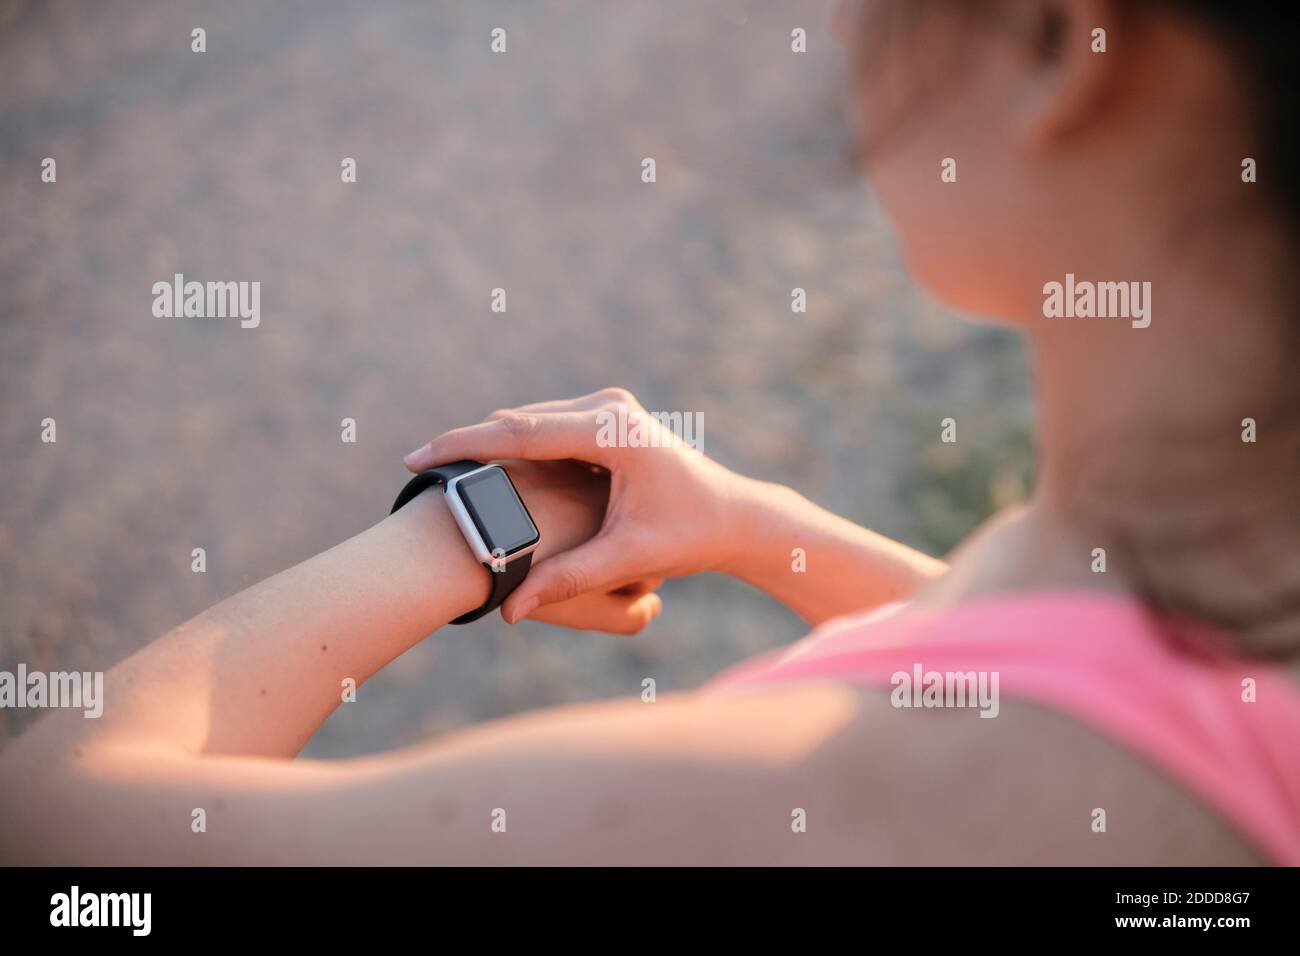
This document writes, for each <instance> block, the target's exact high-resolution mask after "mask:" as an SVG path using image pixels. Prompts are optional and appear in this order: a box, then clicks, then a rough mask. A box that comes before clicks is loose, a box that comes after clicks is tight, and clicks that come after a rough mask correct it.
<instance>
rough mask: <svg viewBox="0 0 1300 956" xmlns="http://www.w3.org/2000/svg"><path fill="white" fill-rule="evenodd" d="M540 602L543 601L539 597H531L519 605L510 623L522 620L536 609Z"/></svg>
mask: <svg viewBox="0 0 1300 956" xmlns="http://www.w3.org/2000/svg"><path fill="white" fill-rule="evenodd" d="M540 603H541V601H539V600H538V599H537V598H535V597H530V598H529V599H528V600H527V601H525V602H524V603H523V604H521V605H519V607H517V608H515V616H514V617H512V618H511V619H510V623H511V624H517V623H518V622H519V621H522V620H523V619H524V618H526V617H527V616H528V615H529V614H532V613H533V612H534V611H536V610H537V605H538V604H540Z"/></svg>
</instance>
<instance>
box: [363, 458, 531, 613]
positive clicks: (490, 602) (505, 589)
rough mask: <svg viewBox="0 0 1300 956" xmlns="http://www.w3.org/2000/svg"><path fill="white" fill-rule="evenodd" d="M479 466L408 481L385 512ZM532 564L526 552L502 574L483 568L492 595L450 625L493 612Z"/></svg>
mask: <svg viewBox="0 0 1300 956" xmlns="http://www.w3.org/2000/svg"><path fill="white" fill-rule="evenodd" d="M482 467H483V462H481V461H453V462H451V463H450V464H447V465H439V466H438V467H437V468H430V469H429V470H428V471H422V472H420V473H419V474H418V475H416V476H415V477H414V478H412V479H411V480H410V481H408V482H407V483H406V486H405V487H404V488H403V489H402V490H401V491H400V492H398V495H397V500H396V501H394V502H393V507H392V510H391V511H389V512H388V513H389V514H392V513H393V512H394V511H396V510H397V509H399V508H401V507H402V506H403V505H406V504H408V503H409V502H410V501H411V499H412V498H414V497H415V496H416V495H418V494H419V493H420V492H422V491H425V490H427V489H428V488H429V487H430V486H432V485H442V486H443V487H444V488H445V487H446V485H447V482H449V481H451V480H452V479H453V478H455V477H457V476H458V475H463V474H465V473H466V472H467V471H473V470H474V469H475V468H482ZM532 564H533V555H532V553H531V552H529V553H528V554H525V555H521V556H520V557H518V558H515V560H513V561H511V562H509V563H507V564H506V566H505V568H504V570H501V571H494V570H493V569H492V567H491V565H487V564H485V565H483V567H485V568H487V571H488V574H490V575H491V577H492V593H491V594H489V595H488V599H487V601H485V602H484V603H483V606H482V607H477V608H475V609H474V610H472V611H470V612H469V613H467V614H462V615H461V616H460V617H458V618H456V619H455V620H454V621H452V622H451V623H452V624H468V623H469V622H470V621H477V620H478V619H479V618H481V617H483V615H485V614H490V613H492V612H493V611H495V610H496V609H497V608H499V607H500V606H501V604H502V602H504V601H505V599H506V598H507V597H509V596H510V592H511V591H513V590H514V589H515V588H517V587H519V585H520V584H522V583H523V580H524V578H526V577H527V576H528V569H529V568H530V567H532Z"/></svg>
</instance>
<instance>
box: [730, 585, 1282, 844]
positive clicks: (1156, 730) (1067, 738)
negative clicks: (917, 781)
mask: <svg viewBox="0 0 1300 956" xmlns="http://www.w3.org/2000/svg"><path fill="white" fill-rule="evenodd" d="M1214 637H1215V635H1214V634H1213V633H1212V632H1210V631H1209V630H1207V629H1206V628H1204V627H1202V626H1199V625H1197V624H1196V623H1195V622H1192V621H1187V620H1179V619H1175V618H1171V617H1169V616H1167V615H1163V614H1160V613H1159V612H1157V611H1154V610H1152V609H1151V608H1150V607H1148V606H1146V605H1145V604H1144V603H1143V602H1141V601H1139V600H1137V599H1135V598H1131V597H1127V596H1124V595H1115V594H1104V593H1089V592H1075V591H1041V592H1028V593H1021V594H1015V595H1007V596H1003V597H992V598H982V599H979V600H976V601H971V602H968V603H964V604H958V605H955V606H952V607H943V608H933V607H931V608H907V607H895V608H890V609H884V610H880V611H877V612H874V613H871V614H865V615H851V616H849V617H845V618H840V619H837V620H835V621H831V622H828V623H827V624H826V625H823V626H822V627H820V628H818V629H817V630H816V631H814V632H813V634H811V635H809V637H808V638H806V639H804V640H803V641H800V642H798V643H797V644H795V645H793V646H792V647H790V648H788V649H784V650H782V651H780V652H776V653H774V654H771V655H768V656H766V657H765V658H763V659H760V660H755V661H750V662H745V663H743V664H741V665H739V666H737V667H736V668H733V669H732V670H731V671H729V672H727V673H724V674H723V675H721V676H720V677H719V678H718V679H717V680H716V681H715V682H714V683H713V684H712V685H710V687H709V690H710V692H713V693H734V692H737V691H739V690H742V689H745V688H758V687H771V686H773V685H777V684H781V683H786V682H790V681H835V682H839V683H848V684H851V685H855V686H857V687H859V688H861V689H863V691H864V692H866V693H869V695H870V696H871V697H872V698H873V699H875V700H877V701H878V705H877V708H876V709H877V711H878V714H877V719H878V720H883V721H886V722H888V723H889V724H890V726H891V728H892V731H893V733H894V734H895V735H905V736H907V738H908V740H909V744H908V746H909V748H922V749H920V750H917V751H916V752H917V753H918V754H920V753H928V751H925V750H924V746H929V745H933V746H937V747H939V748H941V749H945V750H948V749H950V750H951V753H952V754H954V755H956V754H962V756H961V757H956V756H954V759H958V762H959V763H960V764H961V765H963V766H970V765H971V764H972V761H973V762H974V763H976V764H979V765H983V766H996V767H998V768H999V769H998V771H997V774H996V775H995V780H994V782H993V788H994V793H999V792H1000V793H1002V794H1003V801H1004V805H1006V804H1005V801H1007V800H1011V799H1012V795H1011V793H1010V791H1011V790H1012V789H1016V788H1019V787H1028V788H1030V789H1031V790H1033V791H1036V792H1038V793H1040V794H1050V793H1051V792H1052V791H1054V790H1055V789H1056V788H1057V787H1058V785H1059V784H1060V783H1061V781H1064V780H1068V781H1071V783H1070V785H1069V786H1068V787H1067V788H1066V789H1065V790H1064V791H1063V792H1062V793H1061V794H1059V795H1057V796H1060V797H1065V796H1071V795H1073V796H1075V797H1078V798H1079V799H1083V800H1084V801H1085V802H1087V801H1088V799H1089V798H1088V797H1087V795H1088V794H1091V795H1092V797H1091V800H1092V803H1091V805H1090V806H1089V807H1087V808H1085V809H1086V811H1087V813H1089V814H1096V816H1097V821H1096V822H1095V823H1093V822H1091V821H1085V822H1084V827H1085V829H1084V832H1085V833H1088V832H1090V831H1089V829H1088V827H1090V826H1094V825H1095V826H1104V825H1106V818H1107V817H1108V816H1110V814H1109V813H1108V811H1107V807H1106V804H1105V800H1104V799H1103V794H1102V793H1101V792H1100V790H1101V789H1103V788H1104V787H1105V785H1106V784H1107V783H1108V782H1109V783H1115V784H1116V785H1117V786H1119V787H1120V788H1121V789H1122V790H1123V791H1124V792H1126V793H1127V794H1128V796H1127V798H1126V803H1127V804H1128V805H1127V807H1126V809H1127V813H1126V819H1128V820H1129V821H1130V822H1131V821H1132V819H1133V816H1132V814H1133V813H1134V811H1135V807H1134V801H1135V800H1138V798H1139V796H1140V795H1142V794H1145V795H1146V797H1145V798H1143V799H1149V800H1151V801H1154V803H1152V804H1151V805H1149V806H1147V807H1146V810H1145V811H1144V813H1146V814H1147V815H1148V816H1149V817H1150V821H1151V825H1153V826H1156V825H1158V826H1162V827H1163V826H1164V824H1159V823H1158V820H1157V818H1158V817H1159V816H1160V813H1159V812H1158V811H1157V810H1156V807H1158V806H1159V805H1162V804H1167V803H1169V801H1170V800H1173V801H1174V802H1175V803H1177V802H1178V800H1179V799H1184V800H1185V801H1186V802H1187V803H1188V804H1189V805H1190V806H1189V808H1188V809H1189V812H1191V813H1192V814H1193V816H1194V815H1195V812H1194V811H1195V810H1196V809H1197V807H1198V806H1199V807H1200V808H1204V809H1208V810H1210V811H1212V812H1213V814H1214V815H1215V816H1216V817H1217V818H1221V819H1223V820H1226V821H1227V822H1229V823H1230V824H1231V827H1232V828H1233V829H1235V830H1236V831H1237V832H1239V833H1242V834H1243V835H1245V836H1246V837H1247V838H1248V839H1249V840H1250V841H1251V842H1253V844H1254V845H1255V846H1256V847H1257V848H1259V849H1260V850H1261V851H1262V852H1264V853H1265V854H1267V855H1268V856H1269V857H1270V858H1272V859H1275V860H1279V861H1287V862H1296V861H1300V836H1298V834H1300V763H1297V761H1296V760H1295V751H1294V741H1295V740H1296V739H1300V692H1297V690H1296V688H1295V687H1294V686H1293V685H1292V684H1291V682H1290V680H1289V679H1288V678H1287V677H1286V676H1285V675H1284V674H1282V672H1280V671H1279V670H1278V669H1277V668H1276V667H1273V666H1270V665H1268V664H1266V663H1264V662H1261V661H1252V660H1243V659H1239V658H1233V657H1231V656H1228V655H1227V654H1225V653H1223V652H1222V651H1221V650H1220V647H1222V646H1223V643H1224V642H1217V641H1215V639H1214ZM993 718H996V719H993ZM917 734H919V736H918V737H916V739H912V738H913V737H914V736H916V735H917ZM1044 734H1047V735H1048V736H1047V737H1044V736H1043V735H1044ZM922 740H926V741H930V742H931V743H930V744H929V745H923V743H922ZM909 752H910V751H909ZM974 754H979V756H978V757H975V756H973V755H974ZM1008 757H1010V759H1009V760H1008V759H1007V758H1008ZM941 764H942V758H941V757H939V756H938V755H935V754H930V755H929V757H928V763H927V769H926V774H925V775H926V776H927V777H929V778H930V779H931V780H933V778H934V773H933V769H934V767H935V766H936V765H941ZM1080 771H1082V774H1081V775H1080ZM1162 781H1163V782H1164V783H1172V784H1173V785H1174V786H1173V789H1172V790H1168V788H1162V787H1161V782H1162ZM943 785H944V786H953V785H956V782H955V781H946V782H945V783H944V784H943ZM1180 795H1181V796H1180ZM1193 797H1194V798H1195V799H1194V800H1193V799H1192V798H1193ZM1113 798H1114V794H1111V799H1113ZM994 802H997V801H996V800H994ZM1049 802H1053V803H1054V805H1055V803H1056V802H1058V801H1057V797H1056V796H1051V797H1050V799H1049ZM1019 812H1022V813H1026V812H1028V813H1032V812H1033V811H1032V808H1029V807H1020V808H1019ZM1072 812H1078V808H1075V810H1074V811H1072ZM1142 815H1143V814H1141V813H1140V814H1139V817H1141V816H1142ZM1176 816H1177V815H1176V814H1175V815H1174V816H1171V817H1170V818H1169V819H1170V820H1171V821H1172V820H1173V819H1174V818H1175V817H1176ZM1198 832H1207V833H1208V832H1210V831H1209V830H1207V828H1206V827H1204V826H1202V827H1200V830H1199V831H1198Z"/></svg>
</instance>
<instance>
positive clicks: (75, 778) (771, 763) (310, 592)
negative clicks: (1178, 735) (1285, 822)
mask: <svg viewBox="0 0 1300 956" xmlns="http://www.w3.org/2000/svg"><path fill="white" fill-rule="evenodd" d="M512 470H513V471H514V474H515V475H516V478H517V480H520V479H521V476H522V475H523V474H525V473H526V469H512ZM520 487H521V490H522V492H523V493H524V495H525V497H526V498H527V499H528V501H529V505H530V509H531V510H532V511H533V514H534V517H535V519H536V520H537V523H538V525H539V527H540V528H541V529H542V534H543V538H544V540H546V541H548V542H549V544H548V547H549V548H569V547H572V546H574V545H575V544H577V543H578V542H580V541H582V540H584V539H585V538H586V537H588V536H590V535H591V534H592V533H593V531H594V530H595V528H596V526H597V524H598V523H599V521H600V513H599V511H600V509H593V508H592V507H591V506H590V504H589V503H584V502H583V501H582V500H581V499H580V498H579V497H574V496H572V495H568V494H566V493H564V492H563V491H562V490H557V489H555V488H546V487H545V482H544V481H542V482H533V483H530V482H529V481H528V480H520ZM782 544H784V542H782ZM485 575H486V572H485V571H484V570H483V569H482V568H481V567H479V566H477V565H476V564H475V563H474V562H473V560H472V558H470V557H469V555H468V552H467V549H466V548H465V546H464V542H463V541H462V539H461V538H460V534H459V532H458V531H457V530H456V529H455V527H454V525H453V524H452V521H451V519H450V516H449V515H448V513H447V511H446V508H445V505H444V504H443V503H442V502H441V501H439V500H437V496H436V494H430V493H426V494H425V495H423V496H421V498H420V499H418V500H417V501H416V502H413V503H412V504H411V505H409V506H408V507H407V508H405V509H403V510H402V511H401V512H399V513H398V514H397V515H394V516H391V517H389V518H387V519H385V520H384V521H382V522H380V523H379V524H378V525H376V526H375V527H373V528H371V529H370V530H368V531H365V532H363V533H362V534H360V535H358V536H356V537H355V538H352V539H350V540H349V541H346V542H344V543H343V544H340V545H339V546H337V547H335V548H333V549H331V550H330V551H327V552H325V553H324V554H322V555H319V556H317V557H315V558H312V559H311V560H309V561H307V562H305V563H303V564H301V565H298V566H297V567H294V568H291V569H289V570H288V571H285V572H283V573H281V574H279V575H276V576H275V577H273V578H271V579H269V580H267V581H265V582H263V583H261V584H259V585H257V586H255V587H253V588H250V589H248V590H247V591H244V592H242V593H241V594H238V595H236V596H234V597H233V598H231V599H229V600H227V601H225V602H223V603H222V604H220V605H217V606H216V607H215V608H213V609H212V610H210V611H208V612H205V613H204V614H202V615H200V616H199V617H197V618H195V619H194V620H193V621H191V622H189V623H187V624H185V625H183V626H182V627H180V628H178V629H177V630H175V631H173V632H172V633H170V634H169V635H167V636H166V637H164V638H163V639H161V640H159V641H158V642H156V643H155V644H153V645H151V646H149V647H147V648H145V649H144V650H142V651H141V652H139V653H137V654H136V655H134V656H132V657H131V658H128V659H127V660H126V661H123V662H122V663H121V664H119V665H118V666H117V667H115V668H114V669H113V670H112V671H110V672H109V674H108V675H106V681H105V697H106V701H105V710H104V716H103V717H102V718H101V719H99V720H86V719H84V718H83V717H82V716H81V714H80V712H73V711H61V712H55V713H52V714H50V715H48V716H47V717H46V718H44V719H43V720H41V721H40V722H39V723H38V724H37V725H36V726H34V727H33V728H32V729H31V731H30V732H28V733H27V734H26V735H24V736H23V737H22V738H20V739H19V740H17V741H15V742H14V743H13V744H12V745H11V746H10V747H9V748H8V749H6V750H5V751H4V753H3V754H0V858H3V859H4V860H5V861H6V862H14V863H43V864H53V863H73V864H142V863H218V864H290V863H302V864H370V863H431V864H439V863H462V864H484V863H507V864H515V863H590V864H599V863H613V864H656V863H712V864H726V863H923V862H945V863H957V862H986V863H991V862H1007V863H1010V862H1065V861H1072V862H1101V861H1112V862H1177V861H1178V860H1179V859H1183V860H1186V861H1189V862H1196V861H1199V862H1223V861H1225V860H1227V861H1234V860H1238V859H1240V861H1246V860H1248V859H1249V856H1248V854H1247V853H1246V851H1244V850H1243V849H1242V848H1241V847H1240V845H1239V844H1238V843H1237V842H1236V841H1235V839H1234V838H1233V837H1232V836H1231V834H1228V833H1226V832H1225V831H1224V829H1223V828H1222V826H1220V825H1218V824H1217V823H1216V821H1215V820H1214V819H1213V818H1212V817H1210V816H1209V815H1208V814H1206V813H1205V812H1204V811H1203V810H1201V809H1200V808H1199V807H1198V806H1197V805H1195V804H1194V803H1193V802H1192V801H1191V800H1190V799H1188V798H1187V797H1186V796H1185V795H1184V794H1182V793H1181V792H1180V791H1179V790H1178V788H1177V787H1176V786H1175V785H1173V784H1172V783H1170V782H1168V781H1167V780H1164V778H1162V777H1160V776H1159V775H1158V774H1156V773H1154V772H1153V771H1151V770H1149V769H1148V768H1146V767H1144V766H1143V765H1142V764H1141V763H1140V762H1139V761H1136V760H1134V759H1133V758H1131V757H1129V756H1128V755H1126V754H1124V753H1122V752H1120V751H1118V749H1117V748H1114V747H1112V746H1111V745H1109V744H1107V743H1106V742H1105V741H1102V740H1100V739H1098V738H1096V737H1095V736H1094V735H1092V734H1091V733H1089V732H1087V731H1084V730H1082V729H1081V728H1078V727H1077V726H1075V725H1073V724H1071V723H1070V722H1069V721H1066V720H1064V719H1062V718H1059V717H1055V716H1054V715H1051V714H1044V713H1042V712H1040V711H1036V710H1035V709H1034V708H1032V707H1029V706H1028V705H1019V704H1016V703H1015V702H1004V704H1003V708H1002V713H1001V716H1000V717H999V718H998V720H996V721H986V720H978V719H974V720H972V719H969V717H970V714H969V713H966V712H959V711H955V710H952V711H938V712H927V711H900V710H895V709H894V708H892V707H890V706H889V703H888V699H887V694H886V693H885V692H883V691H867V690H858V689H854V688H850V687H847V686H843V685H839V684H828V683H817V684H806V685H799V686H787V687H780V688H773V689H771V690H764V691H753V692H746V693H737V694H732V695H701V694H682V695H672V696H665V697H662V698H661V699H660V700H659V701H658V702H657V703H654V704H646V703H642V702H641V701H640V700H639V698H636V697H633V698H631V699H629V700H626V701H615V702H607V703H599V704H590V705H583V706H579V707H570V708H564V709H561V710H554V711H546V712H540V713H535V714H528V715H524V716H521V717H518V718H513V719H510V720H505V721H497V722H492V723H488V724H484V725H481V726H476V727H472V728H469V729H467V730H464V731H461V732H459V733H455V734H451V735H447V736H445V737H443V738H441V739H439V740H435V741H433V742H431V743H430V744H427V745H424V746H421V747H416V748H408V749H404V750H398V751H393V752H390V753H386V754H382V755H379V756H374V757H364V758H357V759H351V760H342V761H316V760H302V759H289V758H291V757H292V756H293V755H294V754H296V753H297V751H298V750H299V748H300V747H301V746H302V745H303V743H304V742H305V741H306V740H307V739H309V738H310V736H311V735H312V733H314V732H315V730H316V729H317V728H318V727H319V726H320V724H321V723H322V721H324V720H325V718H326V717H327V716H328V715H329V714H330V713H331V712H332V711H333V709H334V708H335V707H336V706H338V704H339V702H340V691H341V686H340V682H341V681H342V680H343V679H344V678H345V677H353V678H355V679H356V680H357V682H358V684H361V683H362V682H363V681H364V679H365V678H367V677H368V676H370V675H371V674H373V673H375V672H376V671H377V670H378V669H380V668H381V667H382V666H383V665H384V664H386V663H387V662H388V661H390V660H392V659H393V658H394V657H396V656H397V655H399V654H401V653H402V652H403V651H404V650H406V649H407V648H408V647H410V646H411V645H412V644H414V643H415V642H417V641H419V640H421V639H423V638H424V637H425V635H426V634H428V633H429V632H430V631H432V630H434V629H436V628H437V627H438V626H440V625H441V624H443V623H445V622H446V621H447V620H449V619H451V618H452V617H455V616H456V615H459V614H460V613H462V612H464V611H465V610H467V609H469V608H472V607H474V606H476V605H477V604H479V603H480V602H481V601H482V600H483V597H484V595H485V594H486V591H487V580H486V577H485ZM648 596H649V595H642V596H640V597H631V598H629V599H628V600H629V602H630V603H631V605H636V604H637V602H638V601H641V600H643V599H644V598H645V597H648ZM560 606H561V605H557V606H556V607H560ZM365 694H366V691H365V689H364V687H363V688H362V689H361V691H360V693H359V696H358V702H357V703H355V704H351V705H350V706H364V700H365ZM990 725H992V726H990ZM1107 801H1109V802H1107ZM1096 805H1107V806H1111V805H1122V806H1124V807H1125V810H1126V814H1125V819H1126V820H1130V821H1140V824H1130V827H1131V828H1130V829H1125V831H1124V832H1122V833H1120V832H1118V828H1116V833H1115V839H1108V840H1105V841H1099V840H1096V839H1092V838H1091V837H1092V835H1091V834H1090V833H1089V830H1088V828H1087V826H1086V825H1084V824H1085V823H1086V820H1087V812H1088V809H1089V808H1090V807H1092V806H1096ZM196 809H202V810H203V811H204V813H205V815H206V832H202V833H195V832H193V829H192V820H193V815H194V811H195V810H196ZM797 810H801V811H803V812H804V814H805V815H806V819H807V820H808V826H807V831H806V832H803V833H796V832H794V830H793V829H792V827H791V823H792V819H793V814H794V813H795V812H796V811H797ZM1148 822H1152V823H1153V824H1154V825H1153V826H1152V827H1151V828H1150V829H1144V828H1143V827H1142V825H1141V824H1146V823H1148ZM494 823H495V824H496V825H497V826H496V828H495V829H494V826H493V824H494ZM502 824H504V830H501V829H500V827H501V825H502ZM1171 827H1172V828H1174V829H1173V831H1172V832H1173V833H1174V834H1175V835H1176V836H1177V839H1174V837H1173V836H1171V831H1170V828H1171ZM1171 846H1174V847H1176V849H1175V850H1174V851H1173V852H1172V853H1171V851H1170V850H1169V847H1171ZM1234 854H1235V856H1234Z"/></svg>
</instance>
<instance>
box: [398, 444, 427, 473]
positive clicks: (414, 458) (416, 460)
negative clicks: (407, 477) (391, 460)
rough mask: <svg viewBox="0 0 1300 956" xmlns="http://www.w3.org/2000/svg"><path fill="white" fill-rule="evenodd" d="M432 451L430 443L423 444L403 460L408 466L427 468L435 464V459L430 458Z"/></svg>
mask: <svg viewBox="0 0 1300 956" xmlns="http://www.w3.org/2000/svg"><path fill="white" fill-rule="evenodd" d="M430 451H431V449H430V448H429V446H428V445H421V446H420V447H419V448H417V449H415V451H413V452H411V453H410V454H409V455H407V456H406V457H405V458H403V459H402V461H404V462H406V465H407V467H408V468H426V467H428V466H429V465H431V464H433V461H432V460H431V459H430V458H429V452H430Z"/></svg>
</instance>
